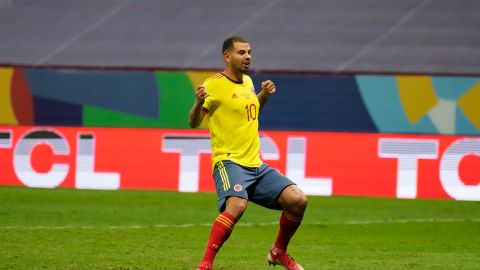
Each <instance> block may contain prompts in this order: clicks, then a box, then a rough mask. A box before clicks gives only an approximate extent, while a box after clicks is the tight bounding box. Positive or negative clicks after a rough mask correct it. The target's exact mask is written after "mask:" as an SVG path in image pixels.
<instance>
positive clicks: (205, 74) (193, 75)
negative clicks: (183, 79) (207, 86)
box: [187, 71, 218, 90]
mask: <svg viewBox="0 0 480 270" xmlns="http://www.w3.org/2000/svg"><path fill="white" fill-rule="evenodd" d="M216 73H218V71H189V72H187V76H188V78H189V79H190V81H191V82H192V86H193V89H194V90H195V89H196V88H197V86H199V85H200V84H202V83H203V81H205V79H207V78H209V77H211V76H213V75H214V74H216Z"/></svg>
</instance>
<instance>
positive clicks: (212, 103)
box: [203, 80, 219, 112]
mask: <svg viewBox="0 0 480 270" xmlns="http://www.w3.org/2000/svg"><path fill="white" fill-rule="evenodd" d="M203 85H204V86H205V91H207V94H208V97H207V98H206V99H205V102H204V103H203V108H204V109H206V110H207V111H208V112H213V111H215V109H216V108H217V106H218V104H219V100H218V96H217V93H216V92H215V88H214V86H213V85H212V83H211V81H209V80H206V81H205V82H204V83H203Z"/></svg>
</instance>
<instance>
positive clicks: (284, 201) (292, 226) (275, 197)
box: [250, 165, 307, 270]
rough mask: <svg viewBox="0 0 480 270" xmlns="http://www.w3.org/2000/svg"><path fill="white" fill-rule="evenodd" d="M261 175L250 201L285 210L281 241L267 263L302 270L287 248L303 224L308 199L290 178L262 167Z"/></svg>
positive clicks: (272, 250) (281, 219) (281, 223)
mask: <svg viewBox="0 0 480 270" xmlns="http://www.w3.org/2000/svg"><path fill="white" fill-rule="evenodd" d="M260 175H261V179H260V180H259V181H258V183H257V184H256V186H255V190H254V192H253V193H252V196H251V197H250V200H251V201H253V202H255V203H258V204H260V205H263V206H265V207H268V208H272V209H279V210H283V212H282V214H281V216H280V228H279V232H278V235H277V239H276V241H275V244H274V246H273V248H272V249H271V250H270V252H269V253H268V256H267V260H268V262H269V264H273V265H276V264H278V265H282V266H284V267H285V268H286V269H289V270H302V269H303V268H302V266H301V265H299V264H298V263H296V262H294V260H293V259H292V257H290V255H288V253H287V247H288V244H289V242H290V239H291V238H292V236H293V235H294V234H295V232H296V231H297V229H298V227H299V226H300V224H301V221H302V218H303V215H304V213H305V209H306V207H307V197H306V196H305V194H304V193H303V192H302V190H300V188H298V187H297V185H295V184H294V183H293V182H292V181H291V180H290V179H288V178H287V177H285V176H284V175H283V174H281V173H279V172H278V171H277V170H274V169H272V168H270V167H268V165H267V167H264V168H262V170H261V173H260Z"/></svg>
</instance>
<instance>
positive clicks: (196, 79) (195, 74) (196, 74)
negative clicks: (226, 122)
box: [187, 71, 218, 129]
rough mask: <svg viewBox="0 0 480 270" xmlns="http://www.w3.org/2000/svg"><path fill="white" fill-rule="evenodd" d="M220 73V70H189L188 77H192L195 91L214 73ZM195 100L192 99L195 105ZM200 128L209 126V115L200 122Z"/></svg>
mask: <svg viewBox="0 0 480 270" xmlns="http://www.w3.org/2000/svg"><path fill="white" fill-rule="evenodd" d="M216 73H218V71H189V72H187V76H188V78H189V79H190V81H191V82H192V87H193V91H195V89H197V86H199V85H201V84H202V83H203V81H205V79H207V78H209V77H211V76H212V75H214V74H216ZM193 102H194V101H193V100H192V105H193ZM199 128H202V129H207V128H208V120H207V117H205V118H204V119H203V121H202V123H200V126H199Z"/></svg>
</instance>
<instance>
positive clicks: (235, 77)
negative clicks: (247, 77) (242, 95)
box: [222, 69, 243, 83]
mask: <svg viewBox="0 0 480 270" xmlns="http://www.w3.org/2000/svg"><path fill="white" fill-rule="evenodd" d="M222 73H223V75H224V76H225V77H227V78H228V79H229V80H231V81H233V82H235V83H242V82H243V73H241V72H233V71H231V70H230V69H225V70H224V71H223V72H222Z"/></svg>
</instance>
